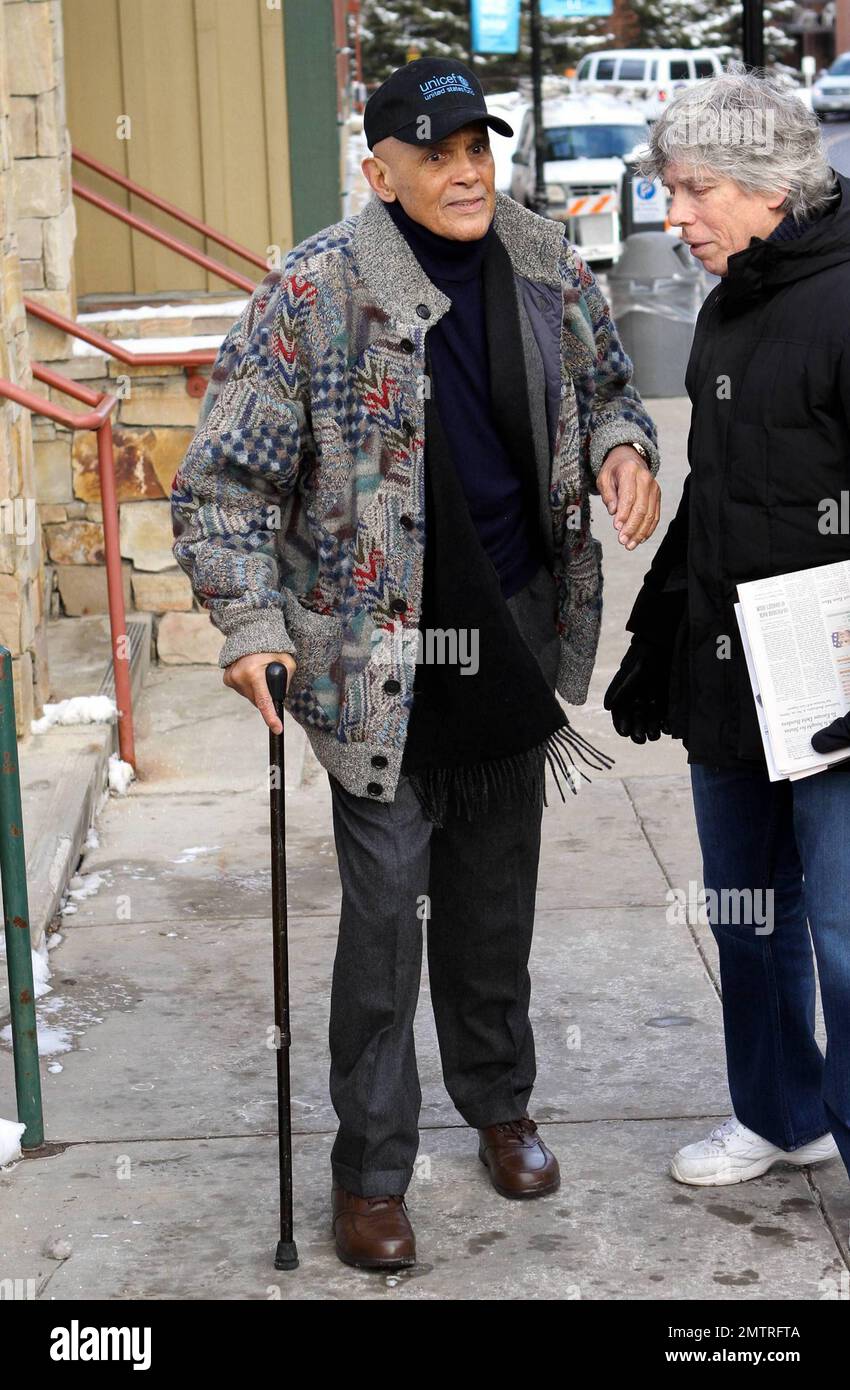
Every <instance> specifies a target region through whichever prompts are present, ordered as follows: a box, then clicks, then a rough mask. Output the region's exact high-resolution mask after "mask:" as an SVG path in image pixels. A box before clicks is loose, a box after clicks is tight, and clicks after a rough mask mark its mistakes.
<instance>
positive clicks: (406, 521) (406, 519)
mask: <svg viewBox="0 0 850 1390" xmlns="http://www.w3.org/2000/svg"><path fill="white" fill-rule="evenodd" d="M399 521H400V522H401V524H402V526H403V527H404V529H405V531H412V530H413V528H414V526H415V525H416V522H415V521H414V520H413V517H412V516H408V515H407V512H403V513H402V515H401V516H400V517H399Z"/></svg>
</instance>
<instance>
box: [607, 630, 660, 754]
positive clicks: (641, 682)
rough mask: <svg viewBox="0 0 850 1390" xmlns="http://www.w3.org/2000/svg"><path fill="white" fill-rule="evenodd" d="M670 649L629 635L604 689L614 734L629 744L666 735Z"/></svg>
mask: <svg viewBox="0 0 850 1390" xmlns="http://www.w3.org/2000/svg"><path fill="white" fill-rule="evenodd" d="M672 654H673V649H672V647H669V646H667V645H663V646H662V645H658V644H655V643H651V642H646V641H644V640H642V639H641V638H639V637H633V638H632V643H631V646H630V647H629V649H628V651H627V652H626V655H625V656H624V657H623V660H622V662H621V663H620V669H619V671H618V672H617V674H616V676H615V677H614V679H613V680H612V682H611V684H610V685H609V687H608V689H607V690H606V692H605V699H604V701H603V704H604V707H605V709H607V710H610V711H611V719H612V721H613V724H614V728H615V729H616V730H617V733H618V734H620V735H621V736H622V737H623V738H630V739H631V740H632V742H633V743H645V742H646V740H647V739H649V740H650V742H651V743H654V742H655V741H656V739H658V738H660V737H661V735H662V734H669V732H670V724H669V711H668V690H669V686H670V666H671V662H672Z"/></svg>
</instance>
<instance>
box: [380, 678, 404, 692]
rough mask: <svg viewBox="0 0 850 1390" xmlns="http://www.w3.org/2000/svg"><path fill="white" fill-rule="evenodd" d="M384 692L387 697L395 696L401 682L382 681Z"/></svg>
mask: <svg viewBox="0 0 850 1390" xmlns="http://www.w3.org/2000/svg"><path fill="white" fill-rule="evenodd" d="M384 690H385V691H386V692H387V694H388V695H397V694H398V692H399V691H400V690H401V682H400V681H397V680H394V679H390V680H388V681H384Z"/></svg>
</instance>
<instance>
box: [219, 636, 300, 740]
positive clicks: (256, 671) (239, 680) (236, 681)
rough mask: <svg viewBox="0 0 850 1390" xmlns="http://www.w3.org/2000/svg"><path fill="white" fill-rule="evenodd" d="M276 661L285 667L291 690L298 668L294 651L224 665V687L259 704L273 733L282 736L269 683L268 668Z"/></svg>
mask: <svg viewBox="0 0 850 1390" xmlns="http://www.w3.org/2000/svg"><path fill="white" fill-rule="evenodd" d="M273 661H280V662H281V663H282V665H284V666H285V667H286V671H287V689H288V688H289V684H290V682H291V680H292V677H293V676H294V674H295V666H296V662H295V657H294V656H293V655H292V653H291V652H251V653H250V654H249V655H248V656H240V658H239V660H238V661H231V663H230V665H229V666H225V668H224V684H225V685H229V686H230V688H231V690H236V691H238V692H239V694H240V695H244V696H245V699H246V700H250V701H251V704H252V705H256V707H257V709H258V710H259V711H260V714H261V715H262V716H263V718H264V719H265V721H266V723H267V724H268V726H269V728H270V729H271V731H272V733H273V734H279V733H282V731H283V725H282V724H281V722H280V720H279V719H278V717H277V714H276V713H275V708H274V702H273V700H272V697H271V695H270V694H269V687H268V683H267V681H266V667H267V666H271V664H272V662H273Z"/></svg>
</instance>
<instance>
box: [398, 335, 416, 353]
mask: <svg viewBox="0 0 850 1390" xmlns="http://www.w3.org/2000/svg"><path fill="white" fill-rule="evenodd" d="M399 347H400V348H401V350H402V352H413V351H414V345H413V343H412V342H411V341H410V339H409V338H402V340H401V342H400V343H399Z"/></svg>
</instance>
